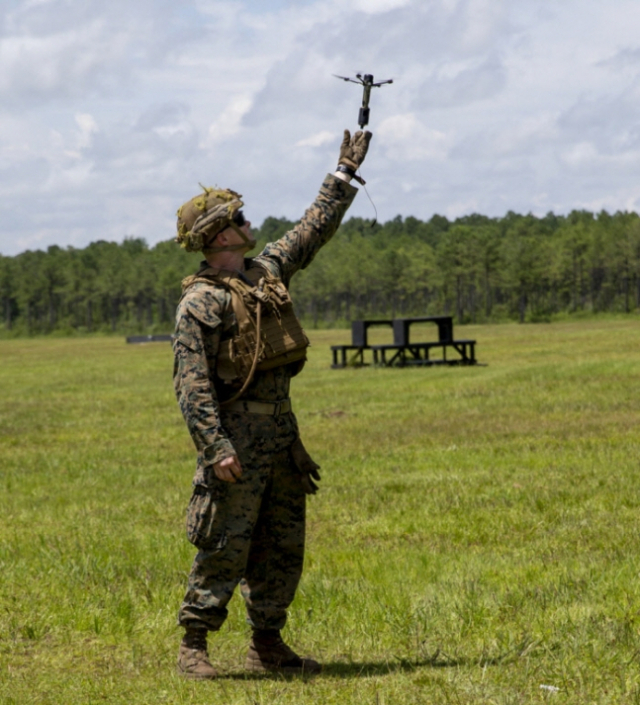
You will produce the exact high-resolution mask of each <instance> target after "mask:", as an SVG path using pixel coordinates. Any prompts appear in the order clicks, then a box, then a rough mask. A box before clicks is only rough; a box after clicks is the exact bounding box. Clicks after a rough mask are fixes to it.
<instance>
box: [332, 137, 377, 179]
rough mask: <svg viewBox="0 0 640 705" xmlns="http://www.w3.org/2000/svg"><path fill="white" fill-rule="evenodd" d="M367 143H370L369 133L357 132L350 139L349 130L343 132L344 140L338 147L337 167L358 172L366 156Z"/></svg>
mask: <svg viewBox="0 0 640 705" xmlns="http://www.w3.org/2000/svg"><path fill="white" fill-rule="evenodd" d="M369 142H371V133H370V132H369V131H367V132H362V131H361V130H358V131H357V132H356V134H355V135H354V136H353V137H352V136H351V133H350V132H349V130H345V131H344V138H343V140H342V144H341V145H340V156H339V157H338V165H340V164H344V165H345V166H346V167H348V168H349V169H351V170H352V171H353V172H354V173H355V172H356V171H358V169H359V168H360V165H361V164H362V162H363V161H364V158H365V157H366V156H367V150H368V149H369Z"/></svg>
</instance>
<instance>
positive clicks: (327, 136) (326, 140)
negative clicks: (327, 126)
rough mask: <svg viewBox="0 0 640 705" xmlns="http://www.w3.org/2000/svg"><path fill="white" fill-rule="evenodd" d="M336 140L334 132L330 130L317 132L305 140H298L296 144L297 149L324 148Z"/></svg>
mask: <svg viewBox="0 0 640 705" xmlns="http://www.w3.org/2000/svg"><path fill="white" fill-rule="evenodd" d="M335 139H336V136H335V134H334V133H333V132H329V131H328V130H322V132H316V134H315V135H311V136H310V137H305V139H302V140H298V141H297V142H296V145H295V146H296V147H323V146H324V145H326V144H331V143H332V142H334V141H335Z"/></svg>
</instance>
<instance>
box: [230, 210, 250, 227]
mask: <svg viewBox="0 0 640 705" xmlns="http://www.w3.org/2000/svg"><path fill="white" fill-rule="evenodd" d="M232 220H233V222H234V223H235V224H236V225H237V226H238V227H239V228H241V227H242V226H243V225H244V224H245V223H246V222H247V221H246V220H245V219H244V213H243V212H242V211H236V212H235V213H234V214H233V218H232Z"/></svg>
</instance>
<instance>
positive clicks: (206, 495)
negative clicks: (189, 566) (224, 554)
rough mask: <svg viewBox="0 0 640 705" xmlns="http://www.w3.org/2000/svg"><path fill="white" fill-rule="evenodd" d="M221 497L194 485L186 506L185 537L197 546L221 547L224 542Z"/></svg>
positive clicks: (205, 488) (225, 538)
mask: <svg viewBox="0 0 640 705" xmlns="http://www.w3.org/2000/svg"><path fill="white" fill-rule="evenodd" d="M221 499H222V498H221V497H219V496H216V493H213V492H212V491H211V489H209V488H207V487H202V486H199V485H196V487H194V488H193V494H192V495H191V501H190V502H189V507H188V508H187V538H188V539H189V541H190V542H191V543H192V544H193V545H194V546H196V547H197V548H208V549H211V548H222V547H223V546H224V545H225V544H226V542H227V537H226V532H225V530H224V516H223V514H224V512H223V511H222V506H221V505H222V502H221Z"/></svg>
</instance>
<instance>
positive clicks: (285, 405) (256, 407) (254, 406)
mask: <svg viewBox="0 0 640 705" xmlns="http://www.w3.org/2000/svg"><path fill="white" fill-rule="evenodd" d="M222 410H223V411H244V412H246V413H248V414H266V415H267V416H280V414H288V413H289V412H290V411H291V399H282V400H281V401H276V402H271V401H240V400H238V401H233V402H231V404H225V403H224V402H222Z"/></svg>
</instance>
